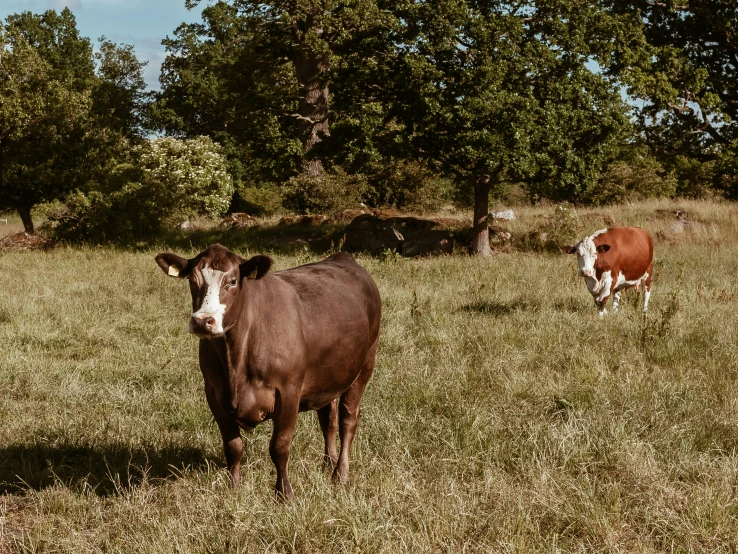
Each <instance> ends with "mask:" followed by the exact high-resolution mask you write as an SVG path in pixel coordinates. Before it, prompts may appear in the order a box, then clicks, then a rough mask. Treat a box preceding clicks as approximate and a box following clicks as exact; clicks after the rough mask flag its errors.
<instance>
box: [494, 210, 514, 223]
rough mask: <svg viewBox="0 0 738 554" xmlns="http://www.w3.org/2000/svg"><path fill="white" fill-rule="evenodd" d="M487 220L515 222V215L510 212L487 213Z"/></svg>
mask: <svg viewBox="0 0 738 554" xmlns="http://www.w3.org/2000/svg"><path fill="white" fill-rule="evenodd" d="M488 217H489V219H491V220H494V219H500V220H502V221H515V213H514V212H513V211H512V210H500V211H496V212H489V216H488Z"/></svg>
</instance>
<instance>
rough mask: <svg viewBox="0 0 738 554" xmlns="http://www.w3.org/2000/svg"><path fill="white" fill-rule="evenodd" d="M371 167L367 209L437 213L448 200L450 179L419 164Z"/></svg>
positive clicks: (415, 162) (403, 162)
mask: <svg viewBox="0 0 738 554" xmlns="http://www.w3.org/2000/svg"><path fill="white" fill-rule="evenodd" d="M374 168H375V170H374V171H373V172H372V173H370V174H369V175H368V177H367V179H368V182H369V185H370V187H371V189H370V190H369V192H368V194H367V195H366V203H367V204H369V205H370V206H386V207H393V208H397V209H400V210H406V211H411V212H418V213H425V212H432V211H437V210H438V209H440V208H441V207H442V206H443V205H444V204H446V203H447V202H448V200H449V196H450V189H451V187H452V185H451V183H450V182H449V180H448V179H445V178H443V177H441V176H439V175H436V174H434V173H433V172H432V171H430V170H429V169H428V168H427V167H426V166H424V165H423V164H422V163H420V162H417V161H405V160H396V161H394V162H391V163H388V164H376V165H375V166H374Z"/></svg>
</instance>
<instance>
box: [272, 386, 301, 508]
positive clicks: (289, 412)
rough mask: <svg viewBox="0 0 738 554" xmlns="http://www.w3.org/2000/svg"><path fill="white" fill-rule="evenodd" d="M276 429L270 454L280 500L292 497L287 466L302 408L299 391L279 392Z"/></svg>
mask: <svg viewBox="0 0 738 554" xmlns="http://www.w3.org/2000/svg"><path fill="white" fill-rule="evenodd" d="M274 408H275V409H274V415H273V416H272V419H273V420H274V431H273V432H272V440H271V441H270V442H269V456H270V457H271V458H272V462H273V463H274V467H275V468H276V470H277V482H276V483H275V485H274V490H275V492H276V494H277V497H278V498H279V499H280V500H290V499H291V498H292V485H290V477H289V473H288V470H287V466H288V465H289V463H290V447H291V446H292V436H293V435H294V434H295V426H296V425H297V413H298V412H299V408H300V396H299V392H296V393H294V394H290V393H286V394H280V392H278V393H277V401H276V403H275V406H274Z"/></svg>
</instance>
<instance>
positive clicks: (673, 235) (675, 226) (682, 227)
mask: <svg viewBox="0 0 738 554" xmlns="http://www.w3.org/2000/svg"><path fill="white" fill-rule="evenodd" d="M687 232H689V233H690V234H692V233H694V234H700V233H701V234H712V233H715V232H717V226H715V225H714V224H713V225H705V224H704V223H700V222H699V221H687V220H686V219H680V220H679V221H677V222H675V223H672V224H671V225H669V226H668V227H666V228H665V229H662V230H661V231H659V232H658V233H656V237H657V238H659V239H661V240H664V241H676V240H679V239H680V238H683V235H685V233H687Z"/></svg>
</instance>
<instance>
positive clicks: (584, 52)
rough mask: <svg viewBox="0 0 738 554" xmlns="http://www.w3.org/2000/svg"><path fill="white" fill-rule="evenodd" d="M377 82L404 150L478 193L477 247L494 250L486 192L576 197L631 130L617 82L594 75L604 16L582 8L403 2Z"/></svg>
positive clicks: (571, 3) (543, 3) (571, 4)
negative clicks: (514, 189) (510, 187)
mask: <svg viewBox="0 0 738 554" xmlns="http://www.w3.org/2000/svg"><path fill="white" fill-rule="evenodd" d="M396 13H397V20H398V21H402V22H403V26H404V28H403V30H402V34H401V35H400V36H398V37H395V38H394V39H393V40H394V44H396V45H397V47H396V50H395V52H394V54H393V55H392V56H390V57H388V58H387V61H385V62H383V63H384V64H388V65H389V67H390V69H385V70H383V71H384V72H385V73H386V74H388V75H391V79H389V80H387V81H388V83H387V84H383V85H381V87H382V90H383V101H384V102H385V103H387V105H389V106H391V108H390V109H389V110H387V119H388V121H394V122H395V123H396V133H397V134H400V135H402V136H403V137H404V138H403V140H402V141H401V142H402V143H403V144H404V145H406V146H407V148H408V149H409V150H410V152H408V154H407V155H408V156H410V157H418V158H421V159H425V160H426V161H427V163H428V164H429V165H431V166H432V167H435V168H436V169H437V170H438V171H440V172H442V173H445V174H449V175H452V176H454V177H455V178H456V179H457V182H458V183H459V185H460V186H467V187H471V188H473V189H474V222H473V242H472V251H473V252H475V253H476V254H478V255H482V256H487V255H489V254H490V253H491V251H490V247H489V237H488V230H487V214H488V211H489V210H488V208H489V194H490V191H491V190H494V188H495V187H497V186H499V185H501V184H503V183H505V182H510V181H512V182H522V183H524V184H525V186H526V187H527V189H528V192H529V194H530V195H531V197H533V198H534V199H535V198H554V199H560V200H578V199H581V198H583V197H584V196H585V194H586V193H587V192H588V191H589V190H590V189H591V188H592V187H593V186H595V184H596V179H597V177H598V175H599V172H600V171H601V170H602V169H603V168H604V166H605V164H606V162H607V161H608V160H609V158H610V157H611V156H612V155H613V154H614V151H615V147H616V146H617V144H618V143H619V142H620V141H621V140H622V139H623V136H624V133H625V132H626V130H627V129H628V120H627V107H626V106H625V104H624V103H623V101H622V100H621V98H620V96H619V94H618V92H617V89H616V86H615V85H616V83H614V82H613V81H611V80H608V79H607V78H606V77H605V76H603V75H601V74H599V73H597V72H595V71H592V70H590V69H589V67H588V63H589V62H590V61H591V59H592V56H593V46H592V45H593V44H596V41H593V36H596V33H597V31H601V29H602V27H604V25H603V22H602V21H599V22H598V18H599V19H600V20H601V19H602V18H603V14H602V13H601V12H599V11H597V10H596V8H593V7H592V6H591V5H590V4H589V3H587V2H584V1H578V0H568V1H563V0H562V1H551V2H548V1H547V0H538V1H534V0H530V1H519V2H505V1H464V0H450V1H446V2H443V3H439V2H408V3H404V4H402V5H401V6H400V7H399V8H398V11H397V12H396Z"/></svg>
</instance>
